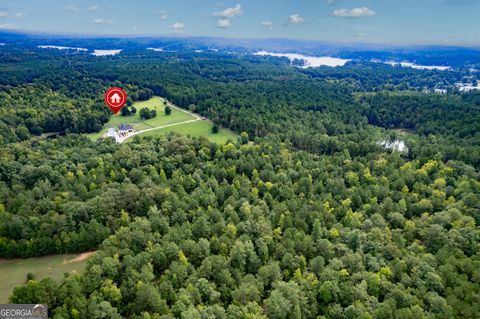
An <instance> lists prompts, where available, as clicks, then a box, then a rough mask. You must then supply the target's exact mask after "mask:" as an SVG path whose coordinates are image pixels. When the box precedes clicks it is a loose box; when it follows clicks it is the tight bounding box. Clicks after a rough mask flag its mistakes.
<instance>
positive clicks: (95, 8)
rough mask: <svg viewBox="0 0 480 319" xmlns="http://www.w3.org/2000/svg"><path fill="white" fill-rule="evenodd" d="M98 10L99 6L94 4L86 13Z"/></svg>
mask: <svg viewBox="0 0 480 319" xmlns="http://www.w3.org/2000/svg"><path fill="white" fill-rule="evenodd" d="M98 8H100V6H99V5H98V4H94V5H93V6H90V7H89V8H88V9H87V10H88V11H95V10H97V9H98Z"/></svg>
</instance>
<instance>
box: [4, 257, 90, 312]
mask: <svg viewBox="0 0 480 319" xmlns="http://www.w3.org/2000/svg"><path fill="white" fill-rule="evenodd" d="M90 255H91V254H89V253H84V254H64V255H52V256H44V257H34V258H27V259H1V260H0V303H6V302H8V297H9V296H10V294H11V293H12V292H13V288H14V287H15V286H19V285H21V284H23V283H25V282H26V280H27V274H28V273H32V274H33V275H34V277H35V278H34V279H35V280H41V279H42V278H45V277H51V278H52V279H54V280H57V281H58V280H61V279H62V278H63V274H64V273H70V274H72V273H81V272H83V271H84V270H85V267H86V266H87V259H88V257H89V256H90Z"/></svg>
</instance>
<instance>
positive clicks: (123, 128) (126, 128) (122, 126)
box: [118, 124, 133, 131]
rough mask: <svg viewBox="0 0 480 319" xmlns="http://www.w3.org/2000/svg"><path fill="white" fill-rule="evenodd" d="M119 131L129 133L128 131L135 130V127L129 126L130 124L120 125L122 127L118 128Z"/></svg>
mask: <svg viewBox="0 0 480 319" xmlns="http://www.w3.org/2000/svg"><path fill="white" fill-rule="evenodd" d="M118 129H119V130H120V131H128V130H133V126H131V125H129V124H120V126H119V127H118Z"/></svg>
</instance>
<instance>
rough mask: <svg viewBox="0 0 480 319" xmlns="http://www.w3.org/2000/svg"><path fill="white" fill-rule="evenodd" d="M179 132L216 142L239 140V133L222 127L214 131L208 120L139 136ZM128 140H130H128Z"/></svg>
mask: <svg viewBox="0 0 480 319" xmlns="http://www.w3.org/2000/svg"><path fill="white" fill-rule="evenodd" d="M172 131H173V132H177V133H180V134H183V135H190V136H192V137H199V136H205V137H207V138H208V139H209V140H210V141H212V142H215V143H219V144H222V143H225V142H226V141H227V140H228V139H231V140H232V141H236V140H237V135H236V134H235V133H233V132H232V131H230V130H227V129H223V128H222V129H220V131H219V132H218V133H217V134H213V133H212V124H211V123H210V122H208V121H196V122H193V123H187V124H180V125H177V126H172V127H166V128H161V129H158V130H154V131H150V132H145V133H143V134H140V135H139V136H158V135H165V134H167V133H168V132H172ZM127 141H128V140H127Z"/></svg>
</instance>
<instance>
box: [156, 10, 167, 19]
mask: <svg viewBox="0 0 480 319" xmlns="http://www.w3.org/2000/svg"><path fill="white" fill-rule="evenodd" d="M158 14H159V17H160V20H166V19H167V18H168V14H167V11H163V10H162V11H160V12H159V13H158Z"/></svg>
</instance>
